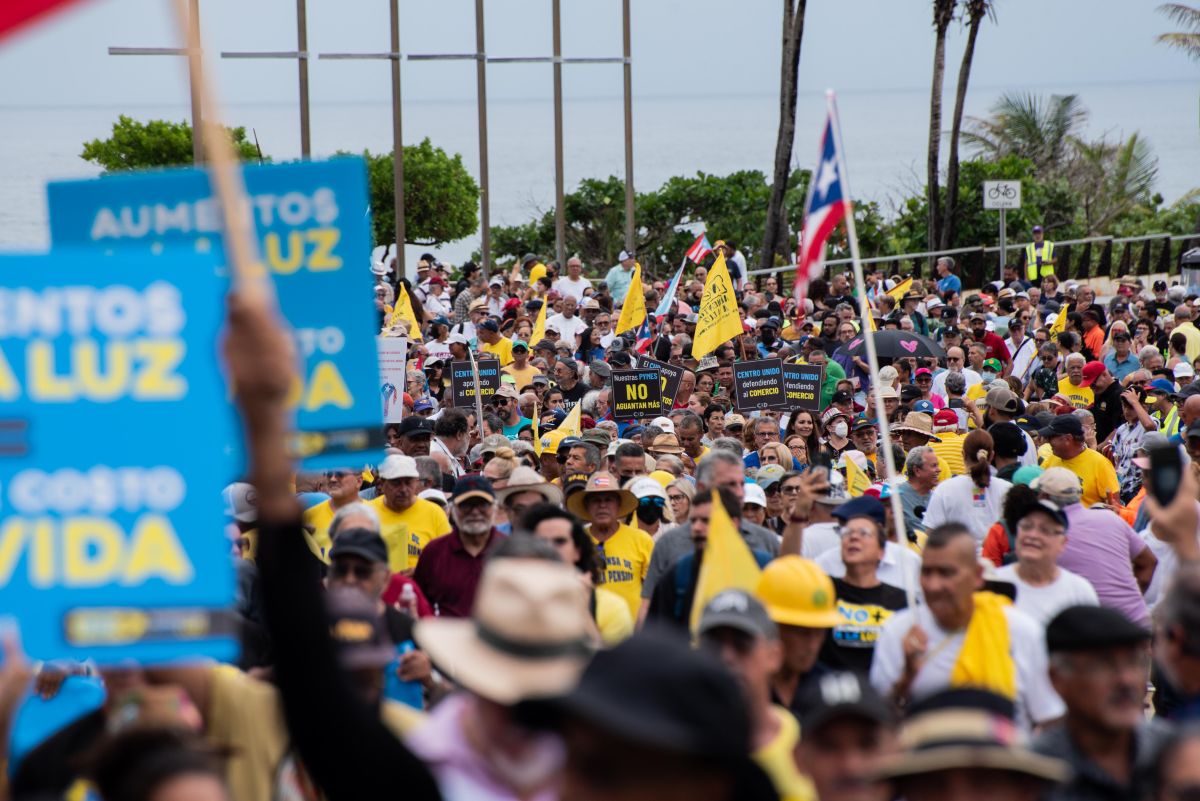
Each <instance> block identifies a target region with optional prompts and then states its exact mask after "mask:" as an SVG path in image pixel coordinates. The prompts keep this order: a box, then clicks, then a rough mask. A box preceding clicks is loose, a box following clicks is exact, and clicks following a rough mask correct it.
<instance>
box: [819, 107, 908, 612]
mask: <svg viewBox="0 0 1200 801" xmlns="http://www.w3.org/2000/svg"><path fill="white" fill-rule="evenodd" d="M825 99H826V102H827V103H828V106H829V118H830V119H831V120H833V135H834V137H835V138H836V140H837V147H836V148H835V150H836V151H837V159H838V171H839V172H840V173H841V175H840V176H839V177H840V179H841V182H842V193H843V195H844V196H845V198H846V238H847V239H849V240H850V260H851V262H853V264H854V288H855V290H856V291H857V292H858V308H859V314H860V315H861V316H862V334H863V341H864V342H866V344H867V363H868V364H869V365H870V367H871V389H872V392H871V394H872V396H873V400H874V403H875V417H876V419H877V420H878V421H879V433H880V434H881V435H882V437H883V460H884V464H885V465H886V467H887V476H886V477H885V478H884V480H883V483H884V485H885V486H887V487H888V488H889V494H890V496H891V504H892V521H893V522H894V523H895V526H896V539H897V544H898V545H899V546H900V547H901V548H907V547H908V536H907V535H906V533H905V531H904V506H903V504H901V502H900V493H899V492H897V491H896V490H895V488H894V487H892V484H891V481H892V479H893V478H894V477H896V476H897V475H898V474H897V473H896V460H895V458H894V457H893V456H892V435H891V431H890V426H889V424H888V419H887V412H886V411H884V407H883V387H882V386H880V384H879V357H878V356H877V355H876V354H875V337H874V335H873V334H872V333H871V323H870V320H869V319H868V318H869V316H870V305H869V302H868V301H867V289H866V282H865V281H864V280H863V269H862V258H861V257H860V255H859V252H858V233H857V231H856V230H855V228H854V202H853V201H852V200H851V197H852V196H851V194H850V180H849V178H848V176H847V174H846V157H845V148H844V147H843V145H842V124H841V120H839V119H838V114H837V99H836V98H835V97H834V94H833V90H832V89H830V90H828V91H827V92H825ZM901 573H903V574H904V592H905V594H906V595H908V606H909V608H910V609H912V608H915V607H916V605H917V601H916V588H915V587H913V586H912V581H911V580H910V579H909V577H908V574H907V573H906V572H905V571H901Z"/></svg>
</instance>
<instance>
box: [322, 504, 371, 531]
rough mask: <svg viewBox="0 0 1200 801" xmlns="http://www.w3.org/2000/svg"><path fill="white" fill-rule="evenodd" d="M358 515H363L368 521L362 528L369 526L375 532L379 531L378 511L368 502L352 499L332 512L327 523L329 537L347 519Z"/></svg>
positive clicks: (340, 527) (340, 528)
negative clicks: (367, 524)
mask: <svg viewBox="0 0 1200 801" xmlns="http://www.w3.org/2000/svg"><path fill="white" fill-rule="evenodd" d="M358 517H365V518H366V519H367V520H368V521H369V522H370V525H369V526H364V528H370V529H372V530H373V531H374V532H375V533H376V534H378V533H379V512H377V511H375V507H374V506H371V505H370V504H369V503H364V502H363V501H354V502H353V503H348V504H346V505H345V506H343V507H342V508H341V509H338V510H337V511H336V512H334V513H333V520H332V521H331V522H330V524H329V539H333V538H334V537H336V536H337V533H338V532H339V531H341V530H342V526H344V525H345V524H346V521H347V520H349V519H350V518H358Z"/></svg>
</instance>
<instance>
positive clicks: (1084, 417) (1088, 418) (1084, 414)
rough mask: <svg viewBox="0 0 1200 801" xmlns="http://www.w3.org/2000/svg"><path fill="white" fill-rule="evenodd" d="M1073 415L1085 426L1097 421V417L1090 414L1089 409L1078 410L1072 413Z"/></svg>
mask: <svg viewBox="0 0 1200 801" xmlns="http://www.w3.org/2000/svg"><path fill="white" fill-rule="evenodd" d="M1072 414H1074V415H1075V416H1076V417H1078V418H1079V422H1080V423H1083V424H1085V425H1086V424H1087V423H1091V422H1094V421H1095V420H1096V416H1095V415H1093V414H1092V413H1091V412H1089V411H1088V410H1087V409H1076V410H1075V411H1074V412H1072Z"/></svg>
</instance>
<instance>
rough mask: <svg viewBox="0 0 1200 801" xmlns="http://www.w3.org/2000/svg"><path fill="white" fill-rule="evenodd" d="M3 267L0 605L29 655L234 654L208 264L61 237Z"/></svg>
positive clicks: (215, 287)
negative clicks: (77, 244) (62, 243)
mask: <svg viewBox="0 0 1200 801" xmlns="http://www.w3.org/2000/svg"><path fill="white" fill-rule="evenodd" d="M164 267H166V268H168V269H164ZM0 270H2V271H3V274H4V280H3V281H0V398H3V399H4V402H5V403H4V406H3V412H0V431H2V432H3V436H2V438H0V454H2V455H3V456H4V458H3V459H0V587H3V592H2V595H3V599H4V603H3V604H2V606H3V612H4V613H5V614H10V615H13V616H15V617H16V618H17V621H18V622H19V624H20V627H21V633H22V636H23V638H24V642H25V647H26V650H27V651H28V652H29V654H30V656H31V657H33V658H35V659H59V658H70V659H94V660H96V662H98V663H101V664H109V663H113V662H118V661H121V660H125V659H132V660H136V661H140V662H159V661H164V660H170V659H178V658H182V657H193V656H210V657H214V658H217V659H225V660H228V659H231V658H233V657H234V656H235V654H236V640H235V637H234V633H235V630H234V625H233V621H232V619H231V618H229V617H228V616H227V614H226V613H225V611H224V609H225V608H226V607H228V605H230V604H231V603H232V602H233V600H234V593H235V587H234V572H233V567H232V565H231V561H230V543H229V540H228V539H227V538H226V537H223V536H222V535H221V531H222V529H223V526H224V524H225V520H224V518H223V516H222V509H221V502H220V498H221V490H222V488H223V487H224V486H225V485H226V484H227V483H228V482H229V481H230V480H231V478H232V474H233V471H234V469H235V465H234V463H233V459H232V456H231V454H230V452H229V449H228V448H227V447H225V446H226V444H227V443H230V442H233V441H234V440H235V430H234V416H233V412H232V407H231V406H230V405H229V400H228V394H227V387H226V383H225V381H224V379H223V378H222V375H221V371H220V368H219V365H218V361H217V347H218V345H217V343H218V342H219V341H220V333H221V332H220V329H221V325H222V322H223V317H224V297H223V296H224V292H225V288H226V283H227V282H226V279H225V278H224V277H222V275H221V271H220V269H219V266H218V263H217V260H216V259H214V258H213V257H212V256H207V257H204V256H197V255H190V254H179V253H176V254H174V255H173V256H172V257H171V258H170V260H169V261H167V260H164V259H162V258H150V257H140V256H132V255H128V254H126V255H124V256H119V257H116V258H105V257H103V256H100V255H98V254H97V253H95V252H92V251H71V250H66V249H64V250H61V251H59V252H56V253H54V254H53V255H52V256H5V257H0Z"/></svg>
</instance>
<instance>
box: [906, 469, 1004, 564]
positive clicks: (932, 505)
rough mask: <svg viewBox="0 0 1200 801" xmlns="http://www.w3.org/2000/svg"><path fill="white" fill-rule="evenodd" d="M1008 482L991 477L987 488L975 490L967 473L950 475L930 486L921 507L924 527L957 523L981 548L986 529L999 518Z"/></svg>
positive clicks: (976, 546)
mask: <svg viewBox="0 0 1200 801" xmlns="http://www.w3.org/2000/svg"><path fill="white" fill-rule="evenodd" d="M1011 486H1012V484H1010V483H1008V482H1007V481H1005V480H1004V479H1002V478H996V477H995V476H992V480H991V482H990V483H989V484H988V486H987V488H985V489H979V488H978V487H976V486H975V482H974V481H973V480H971V477H970V476H966V475H963V476H953V477H952V478H948V479H946V480H945V481H943V482H941V483H940V484H938V485H937V486H936V487H934V488H933V493H932V494H931V495H930V496H929V508H928V509H926V510H925V530H926V531H929V530H930V529H932V528H934V527H935V526H940V525H942V524H943V523H961V524H963V525H964V526H966V527H967V528H968V529H969V530H970V532H971V534H972V536H974V537H975V550H976V551H977V552H978V551H979V550H980V549H981V548H982V547H983V540H984V538H985V537H987V533H988V529H990V528H991V527H992V525H993V524H994V523H995V522H996V521H997V520H999V519H1000V517H1001V512H1002V507H1003V506H1004V496H1005V495H1007V494H1008V489H1009V487H1011Z"/></svg>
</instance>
